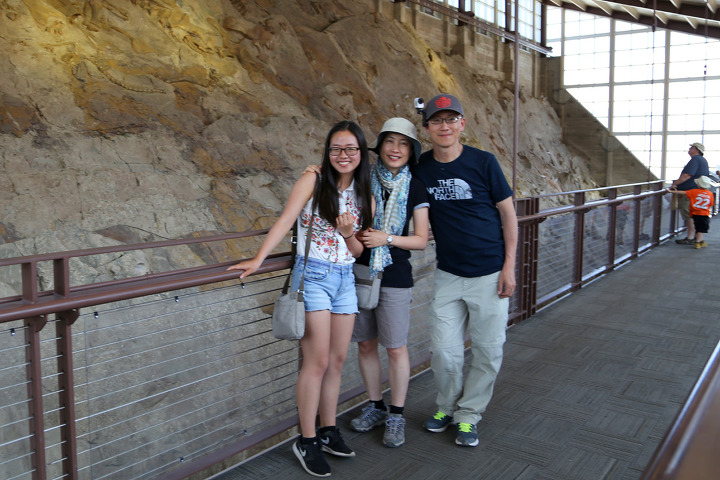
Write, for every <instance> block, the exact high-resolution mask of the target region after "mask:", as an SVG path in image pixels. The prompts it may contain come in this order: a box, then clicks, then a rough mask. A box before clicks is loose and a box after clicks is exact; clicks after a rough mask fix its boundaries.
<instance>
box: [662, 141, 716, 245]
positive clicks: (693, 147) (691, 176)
mask: <svg viewBox="0 0 720 480" xmlns="http://www.w3.org/2000/svg"><path fill="white" fill-rule="evenodd" d="M704 152H705V145H703V144H702V143H699V142H695V143H691V144H690V148H689V149H688V155H690V161H689V162H688V163H687V164H686V165H685V168H683V171H682V173H681V174H680V178H678V179H677V180H675V181H674V182H672V185H670V187H669V188H671V189H677V190H682V191H687V190H692V189H695V188H698V187H697V185H696V184H695V179H696V178H700V177H702V176H708V175H710V169H709V168H708V163H707V160H705V157H703V154H704ZM677 200H678V210H680V215H681V216H682V218H683V220H685V226H686V227H687V237H686V238H683V239H680V240H675V243H679V244H680V245H694V244H695V224H694V223H693V220H692V217H691V216H690V200H689V199H688V197H687V196H685V195H679V196H678V197H677Z"/></svg>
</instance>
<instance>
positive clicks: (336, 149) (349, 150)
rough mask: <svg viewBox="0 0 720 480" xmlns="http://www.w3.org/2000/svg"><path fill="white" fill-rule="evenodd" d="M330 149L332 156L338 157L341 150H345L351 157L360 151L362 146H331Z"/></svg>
mask: <svg viewBox="0 0 720 480" xmlns="http://www.w3.org/2000/svg"><path fill="white" fill-rule="evenodd" d="M328 151H329V152H330V156H331V157H337V156H338V155H340V152H345V155H347V156H348V157H351V156H353V155H355V154H356V153H358V152H359V151H360V147H330V148H329V149H328Z"/></svg>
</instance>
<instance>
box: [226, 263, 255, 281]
mask: <svg viewBox="0 0 720 480" xmlns="http://www.w3.org/2000/svg"><path fill="white" fill-rule="evenodd" d="M260 264H262V262H260V261H258V260H255V259H254V258H253V259H252V260H243V261H242V262H240V263H237V264H235V265H232V266H230V267H228V268H227V270H244V272H243V273H241V274H240V278H245V277H247V276H248V275H250V274H251V273H253V272H255V271H256V270H257V269H258V268H260Z"/></svg>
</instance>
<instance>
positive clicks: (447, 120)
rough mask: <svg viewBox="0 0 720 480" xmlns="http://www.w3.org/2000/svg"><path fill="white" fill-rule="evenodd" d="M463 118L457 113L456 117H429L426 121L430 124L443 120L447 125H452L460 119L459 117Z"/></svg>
mask: <svg viewBox="0 0 720 480" xmlns="http://www.w3.org/2000/svg"><path fill="white" fill-rule="evenodd" d="M461 118H463V116H462V115H458V116H457V117H448V118H442V117H438V118H431V119H430V120H428V123H429V124H430V125H442V123H443V122H445V123H447V124H448V125H452V124H454V123H457V122H459V121H460V119H461Z"/></svg>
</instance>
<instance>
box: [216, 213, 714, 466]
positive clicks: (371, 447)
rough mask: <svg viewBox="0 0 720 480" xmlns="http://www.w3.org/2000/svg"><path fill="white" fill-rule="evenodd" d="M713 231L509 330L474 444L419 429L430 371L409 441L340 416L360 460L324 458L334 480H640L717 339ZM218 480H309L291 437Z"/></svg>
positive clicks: (428, 404)
mask: <svg viewBox="0 0 720 480" xmlns="http://www.w3.org/2000/svg"><path fill="white" fill-rule="evenodd" d="M717 222H718V221H717V219H716V220H714V223H717ZM713 227H714V228H713V229H714V231H711V233H710V234H709V235H708V236H707V237H706V240H707V242H708V243H709V244H710V246H709V247H708V248H704V249H701V250H695V249H694V248H693V247H691V246H683V245H676V244H675V242H674V241H670V242H668V243H666V244H664V245H663V246H661V247H659V248H657V249H655V250H653V251H652V252H650V253H647V254H646V255H643V256H642V257H640V258H639V259H637V260H635V261H633V262H632V263H630V264H628V265H625V266H624V267H622V268H620V269H618V270H617V271H615V272H612V273H611V274H609V275H607V276H606V277H604V278H602V279H600V280H598V281H596V282H594V283H593V284H591V285H588V286H586V287H585V288H583V289H582V290H581V291H580V292H578V293H576V294H574V295H572V296H570V297H568V298H566V299H564V300H562V301H560V302H558V303H556V304H554V305H552V306H550V307H548V308H546V309H545V310H543V311H541V312H540V313H538V314H537V315H535V316H534V317H532V318H531V319H529V320H526V321H524V322H522V323H520V324H519V325H516V326H513V327H512V328H511V329H510V330H509V331H508V341H507V344H506V347H505V361H504V364H503V368H502V371H501V373H500V376H499V378H498V383H497V385H496V389H495V395H494V397H493V400H492V402H491V403H490V405H489V407H488V410H487V412H486V413H485V417H484V419H483V421H482V422H480V424H479V425H478V433H479V436H480V445H479V446H478V447H476V448H461V447H458V446H456V445H455V444H454V436H455V430H454V429H453V428H450V429H448V430H447V431H446V432H444V433H430V432H427V431H425V430H424V429H423V428H422V422H423V420H424V419H425V418H426V417H427V416H429V415H431V414H432V413H433V412H434V409H435V405H434V398H435V384H434V381H433V374H432V372H427V373H424V374H422V375H420V376H418V377H417V378H415V379H413V380H412V382H411V385H410V392H409V396H408V401H407V407H406V409H405V410H406V418H407V422H408V426H407V429H406V436H407V443H406V445H405V446H403V447H401V448H399V449H389V448H385V447H383V446H382V429H381V428H378V429H376V430H374V431H372V432H369V433H365V434H359V433H355V432H353V431H351V430H349V428H348V426H349V422H350V419H352V418H353V417H354V416H356V415H357V414H358V413H359V411H360V407H358V408H357V409H355V410H353V411H350V412H348V413H346V414H343V415H342V416H341V417H340V418H339V420H338V425H339V426H340V428H341V429H342V431H343V435H344V437H345V439H346V441H347V442H348V444H349V445H351V446H352V447H353V449H354V450H355V451H356V452H357V456H356V457H355V458H351V459H343V458H337V457H332V456H330V455H328V457H329V459H328V460H329V462H330V464H331V466H332V469H333V474H332V477H331V478H335V479H338V480H340V479H360V478H362V479H370V480H382V479H405V478H408V479H409V478H412V479H437V480H440V479H464V478H467V479H473V480H477V479H492V480H505V479H516V480H530V479H533V480H585V479H587V480H597V479H618V480H620V479H622V480H635V479H638V478H639V477H640V475H641V473H642V471H643V469H644V468H645V466H646V465H647V463H648V462H649V460H650V457H651V456H652V454H653V452H654V451H655V448H656V447H657V446H658V444H659V443H660V440H661V439H662V437H663V436H664V434H665V432H666V431H667V429H668V427H669V426H670V424H671V423H672V421H673V419H674V418H675V416H676V415H677V413H678V412H679V410H680V407H681V406H682V404H683V402H684V401H685V400H686V398H687V395H688V393H689V392H690V390H691V389H692V387H693V385H694V383H695V381H696V379H697V377H698V375H699V374H700V373H701V371H702V369H703V367H704V366H705V363H706V361H707V360H708V358H709V356H710V354H711V353H712V351H713V349H714V347H715V345H716V344H717V343H718V340H719V339H720V291H719V286H720V268H719V267H720V265H719V262H718V259H719V258H720V224H717V225H714V226H713ZM387 400H389V396H388V395H386V401H387ZM216 478H218V479H221V480H234V479H278V478H282V479H284V478H312V477H310V476H309V475H307V474H306V473H305V472H304V471H303V470H302V468H301V467H300V466H299V464H298V462H297V460H296V459H295V457H294V455H293V453H292V451H291V443H286V444H284V445H281V446H280V447H278V448H276V449H274V450H272V451H270V452H267V453H265V454H263V455H262V456H260V457H257V458H255V459H252V460H250V461H248V462H246V463H245V464H242V465H240V466H238V467H236V468H235V469H233V470H230V471H228V472H225V473H223V474H221V475H220V476H217V477H216Z"/></svg>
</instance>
